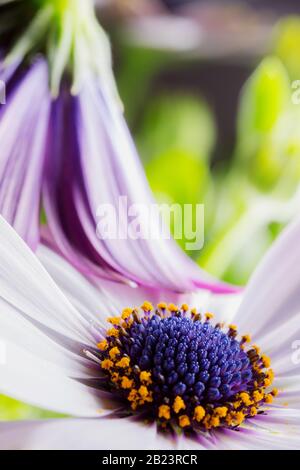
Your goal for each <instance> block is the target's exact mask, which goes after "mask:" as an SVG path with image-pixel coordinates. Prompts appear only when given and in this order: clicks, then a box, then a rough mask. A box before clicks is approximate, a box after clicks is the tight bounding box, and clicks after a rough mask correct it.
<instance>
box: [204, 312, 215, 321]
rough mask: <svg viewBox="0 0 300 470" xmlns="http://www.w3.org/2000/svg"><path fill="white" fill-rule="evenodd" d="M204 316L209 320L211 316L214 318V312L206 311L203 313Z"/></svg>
mask: <svg viewBox="0 0 300 470" xmlns="http://www.w3.org/2000/svg"><path fill="white" fill-rule="evenodd" d="M205 318H206V320H211V319H212V318H214V314H213V313H210V312H207V313H206V314H205Z"/></svg>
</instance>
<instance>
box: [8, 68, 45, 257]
mask: <svg viewBox="0 0 300 470" xmlns="http://www.w3.org/2000/svg"><path fill="white" fill-rule="evenodd" d="M49 107H50V97H49V92H48V73H47V67H46V65H45V63H44V62H42V61H39V62H38V63H36V64H35V65H34V66H33V67H32V68H31V70H29V72H28V73H27V75H26V76H25V78H24V79H23V80H22V82H20V84H19V85H18V86H17V87H16V88H15V90H14V92H13V93H12V94H11V96H10V98H9V101H8V103H7V104H6V105H5V107H3V111H2V114H1V116H0V142H1V158H0V213H1V214H2V215H3V216H4V217H5V218H6V220H7V221H8V222H9V223H10V224H11V225H12V226H13V227H14V228H15V229H16V230H17V231H18V233H19V234H20V235H21V236H22V238H23V239H24V240H25V241H26V242H27V243H28V244H29V245H30V246H31V247H32V248H34V249H35V248H36V247H37V244H38V241H39V209H40V188H41V180H42V171H43V164H44V152H45V150H44V147H45V137H46V134H45V133H46V129H47V124H48V115H49Z"/></svg>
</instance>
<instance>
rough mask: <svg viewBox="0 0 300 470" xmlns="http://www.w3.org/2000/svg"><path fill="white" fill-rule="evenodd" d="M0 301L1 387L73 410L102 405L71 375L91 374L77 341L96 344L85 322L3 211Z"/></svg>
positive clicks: (94, 410) (93, 410) (90, 411)
mask: <svg viewBox="0 0 300 470" xmlns="http://www.w3.org/2000/svg"><path fill="white" fill-rule="evenodd" d="M0 307H1V308H0V327H1V330H0V331H1V342H2V343H3V344H4V345H5V347H6V350H7V351H6V357H7V360H6V362H4V364H2V365H1V366H0V367H1V383H0V389H1V392H2V393H5V394H7V395H9V396H13V397H16V398H18V399H20V400H22V401H27V402H29V403H31V404H35V405H38V406H43V407H44V408H48V409H53V410H56V411H60V412H64V413H72V414H75V415H86V416H97V415H98V414H99V408H100V407H101V408H102V407H107V404H106V402H105V401H104V400H102V398H100V393H99V392H97V391H96V390H94V389H92V388H89V387H87V386H83V385H81V384H80V383H79V382H78V381H77V380H75V379H72V378H71V377H75V378H76V379H78V380H79V379H84V378H85V377H88V378H91V377H94V376H95V372H94V370H93V368H91V366H90V362H89V361H88V360H87V359H86V358H85V356H84V353H83V350H84V349H85V347H86V346H85V343H82V341H85V342H87V344H88V345H92V346H94V345H95V339H94V338H93V336H92V332H91V326H90V324H89V323H88V322H87V321H86V320H83V319H82V317H81V316H80V314H79V313H78V312H77V311H76V309H75V308H74V307H73V306H72V305H71V304H70V303H69V302H68V300H67V299H66V297H64V295H63V294H62V293H61V291H60V290H59V289H58V287H57V286H56V285H55V284H54V282H53V281H52V279H51V278H50V276H49V275H48V273H47V272H46V271H45V269H44V268H43V267H42V265H41V264H40V262H39V261H38V259H37V258H36V257H35V255H34V254H33V253H32V252H31V250H30V249H29V248H28V247H27V246H26V245H25V243H24V242H23V241H22V240H21V238H20V237H19V236H18V235H17V234H16V232H15V231H14V230H13V229H12V228H11V227H10V226H9V225H8V224H7V222H5V220H4V219H3V218H2V217H1V218H0ZM101 395H102V396H103V394H101ZM104 398H105V397H104Z"/></svg>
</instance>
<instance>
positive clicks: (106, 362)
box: [101, 359, 114, 370]
mask: <svg viewBox="0 0 300 470" xmlns="http://www.w3.org/2000/svg"><path fill="white" fill-rule="evenodd" d="M113 366H114V363H113V362H112V361H111V360H110V359H104V360H103V361H102V362H101V367H102V369H104V370H109V369H111V368H112V367H113Z"/></svg>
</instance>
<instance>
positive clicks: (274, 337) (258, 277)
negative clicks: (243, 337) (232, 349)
mask: <svg viewBox="0 0 300 470" xmlns="http://www.w3.org/2000/svg"><path fill="white" fill-rule="evenodd" d="M299 239H300V219H298V220H297V221H296V222H294V223H292V224H291V225H290V226H289V227H288V228H287V229H286V230H285V231H284V232H283V234H282V235H281V236H280V237H279V239H278V240H277V241H276V242H275V243H274V245H273V246H272V248H271V249H270V250H269V252H268V254H267V255H266V256H265V258H264V260H263V262H262V263H261V265H260V266H259V267H258V269H257V270H256V272H255V274H254V276H253V278H252V280H251V281H250V283H249V285H248V287H247V289H246V291H245V293H244V298H243V302H242V303H241V306H240V308H239V311H238V313H237V317H236V321H237V323H238V326H239V331H241V332H243V333H250V334H251V335H252V338H253V341H254V342H256V343H258V344H259V346H261V348H262V350H263V351H264V352H265V351H266V352H267V353H268V354H269V355H270V356H271V359H273V357H274V364H275V365H277V363H278V372H279V374H282V373H284V371H285V370H286V371H291V370H292V368H293V364H292V362H291V357H292V353H293V349H292V345H293V341H294V340H295V339H299V340H300V321H299V318H300V317H299V315H300V243H299ZM281 359H282V360H283V359H284V362H282V361H281ZM298 370H299V369H298ZM275 373H276V369H275Z"/></svg>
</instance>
